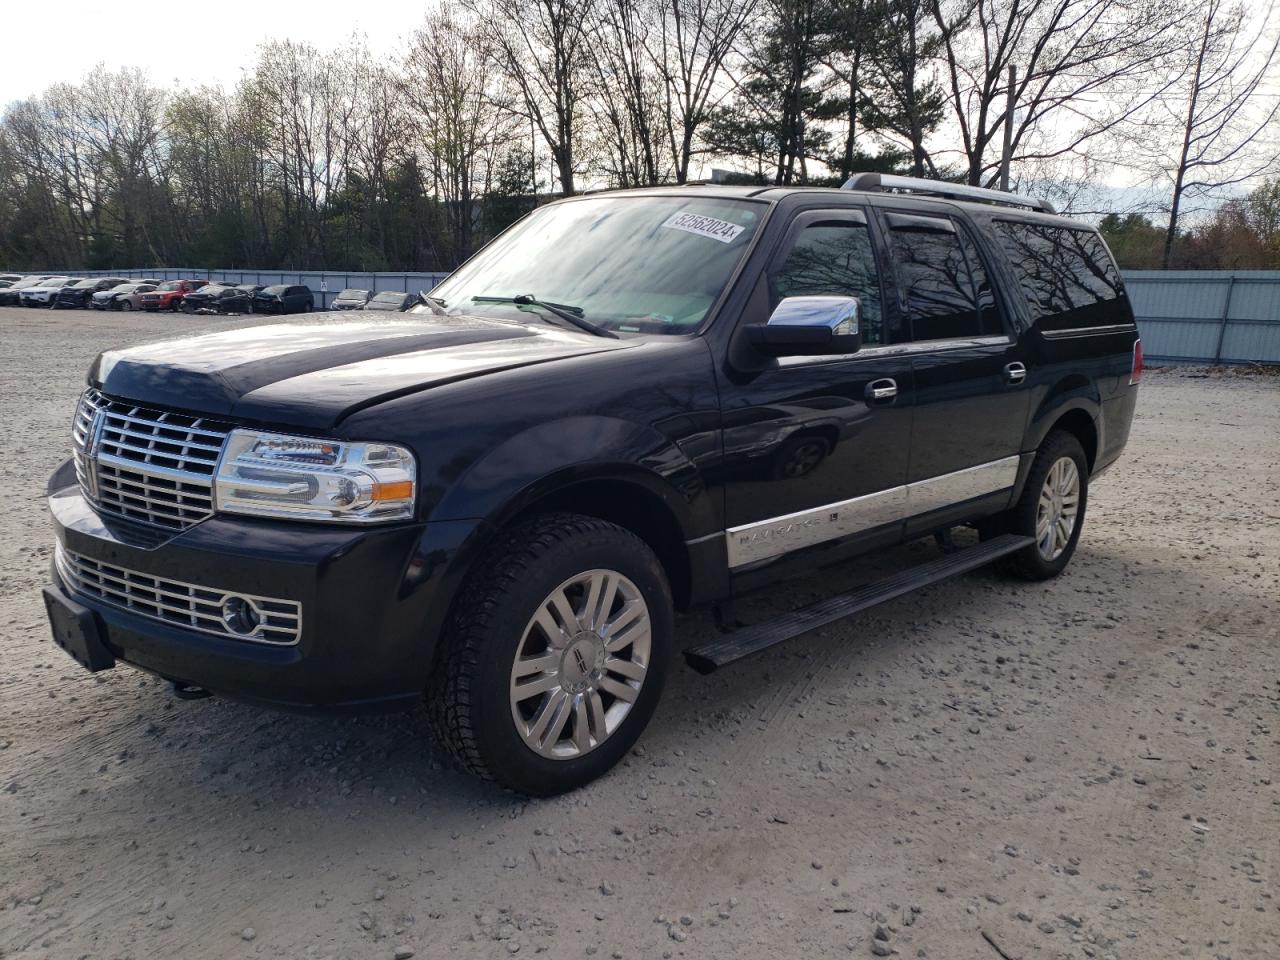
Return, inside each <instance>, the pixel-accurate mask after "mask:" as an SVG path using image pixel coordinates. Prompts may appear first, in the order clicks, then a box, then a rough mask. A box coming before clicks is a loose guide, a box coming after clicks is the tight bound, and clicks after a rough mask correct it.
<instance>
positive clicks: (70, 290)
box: [50, 277, 128, 310]
mask: <svg viewBox="0 0 1280 960" xmlns="http://www.w3.org/2000/svg"><path fill="white" fill-rule="evenodd" d="M122 283H128V281H127V280H125V278H124V277H88V278H86V279H84V280H77V281H76V282H75V283H73V284H70V285H69V286H65V287H62V288H61V289H60V290H58V292H57V294H56V295H55V296H54V298H53V303H52V304H50V305H51V306H52V307H53V308H54V309H55V310H57V309H58V308H59V307H81V308H83V307H87V306H89V303H90V301H91V300H92V298H93V295H94V294H95V293H99V292H100V291H102V290H110V289H111V288H112V287H118V286H119V285H120V284H122Z"/></svg>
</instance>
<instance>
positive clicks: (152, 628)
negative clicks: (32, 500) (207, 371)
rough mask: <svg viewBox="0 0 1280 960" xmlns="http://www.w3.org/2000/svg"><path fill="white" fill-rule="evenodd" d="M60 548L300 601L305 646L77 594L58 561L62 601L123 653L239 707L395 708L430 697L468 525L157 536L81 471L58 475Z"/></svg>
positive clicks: (54, 496) (260, 527)
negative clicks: (78, 609)
mask: <svg viewBox="0 0 1280 960" xmlns="http://www.w3.org/2000/svg"><path fill="white" fill-rule="evenodd" d="M49 509H50V513H51V514H52V518H53V526H54V531H55V533H56V535H57V538H58V542H59V546H60V549H62V550H68V551H71V552H73V553H74V554H77V555H79V556H80V557H84V558H88V559H90V560H94V561H97V562H99V563H101V564H109V565H111V567H113V568H121V569H126V570H129V571H132V572H135V573H137V574H140V575H143V576H150V577H155V578H161V579H165V580H170V581H184V582H186V583H189V584H200V585H204V586H207V587H209V588H210V589H214V590H219V591H226V592H229V593H237V594H246V595H256V596H265V597H276V598H282V599H287V600H293V601H297V602H298V603H299V604H301V608H302V629H301V631H300V635H299V638H298V641H297V643H296V644H291V645H276V644H267V643H260V642H255V641H252V640H244V639H238V638H234V637H231V636H220V635H215V634H212V633H209V632H202V631H199V630H196V629H189V628H185V627H183V626H179V625H175V624H173V623H170V622H163V621H161V620H158V619H155V618H154V617H151V616H148V615H146V614H145V613H140V612H138V611H137V610H133V609H123V608H121V607H120V606H117V605H115V604H111V603H107V602H103V601H102V600H101V599H100V598H95V597H92V596H87V595H85V594H84V593H77V592H75V591H74V590H73V588H72V586H71V584H69V583H68V582H66V581H64V579H63V578H62V577H61V576H60V575H59V572H58V568H57V563H56V562H55V564H54V571H53V585H52V589H53V590H54V591H55V593H57V594H59V595H61V596H63V597H69V598H70V599H72V600H73V601H74V602H75V603H77V604H80V605H81V606H84V607H87V608H88V609H89V610H91V611H92V613H93V614H94V616H95V618H96V621H97V625H98V631H97V632H98V634H99V636H100V637H101V639H102V642H103V643H104V644H105V646H106V648H107V650H108V651H109V652H110V654H111V656H113V657H114V658H115V659H117V660H120V661H123V662H125V663H128V664H131V665H133V666H135V667H139V668H141V669H143V670H146V671H148V672H150V673H154V674H157V675H158V676H161V677H164V678H165V679H168V680H173V681H178V682H180V683H183V684H187V685H191V686H197V687H203V688H204V689H206V690H208V691H210V692H212V693H215V694H220V695H223V696H227V697H230V698H233V699H239V700H246V701H250V702H255V703H261V704H265V705H269V706H275V707H282V708H288V709H322V708H348V709H350V708H393V707H397V706H403V705H408V704H411V703H413V702H416V701H417V699H418V698H419V697H420V696H421V693H422V690H423V689H424V687H425V685H426V681H427V675H428V672H429V671H430V668H431V663H432V660H433V657H434V648H435V634H436V632H437V631H438V629H439V626H440V624H441V623H442V622H443V614H444V611H445V610H446V609H447V605H448V603H449V600H450V599H451V596H452V590H453V589H455V588H456V579H457V578H456V577H454V576H451V575H450V574H449V572H448V571H449V568H450V567H451V566H452V561H453V560H454V559H455V558H456V557H457V556H458V552H459V548H460V547H461V545H462V544H463V543H464V542H465V541H466V540H467V539H468V538H469V537H470V536H471V534H472V533H473V532H474V531H475V529H476V528H475V525H474V524H473V523H471V522H470V521H459V522H449V523H433V524H421V523H415V524H403V525H397V526H394V527H386V528H381V529H377V530H373V529H350V528H337V529H335V528H332V527H329V526H323V525H320V524H302V523H290V522H287V521H264V520H256V519H250V518H230V517H220V516H214V517H212V518H210V519H208V520H205V521H204V522H202V523H198V524H196V525H195V526H193V527H190V528H188V529H187V530H185V531H183V532H181V533H179V534H177V535H176V536H171V537H168V535H167V534H165V535H163V536H164V537H167V539H163V540H162V542H160V543H155V542H154V541H152V542H148V541H147V540H146V538H145V536H140V535H139V530H138V528H137V527H135V526H132V525H130V524H125V523H122V522H117V521H114V520H112V519H111V518H109V517H104V516H102V515H100V514H99V513H98V512H97V511H96V510H95V509H94V507H93V505H92V504H91V503H90V502H89V501H88V500H86V499H85V497H84V496H83V494H82V493H81V491H80V489H79V487H78V486H77V485H76V484H75V480H74V471H73V470H72V469H71V468H70V463H68V464H66V465H64V466H63V468H61V469H59V471H58V472H57V473H56V474H55V475H54V477H53V479H52V480H51V481H50V492H49Z"/></svg>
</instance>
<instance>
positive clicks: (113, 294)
mask: <svg viewBox="0 0 1280 960" xmlns="http://www.w3.org/2000/svg"><path fill="white" fill-rule="evenodd" d="M155 288H156V285H155V284H154V283H140V282H135V281H129V282H128V283H122V284H120V285H119V286H116V287H112V288H111V289H110V290H100V291H98V292H97V293H95V294H94V295H93V298H92V299H91V300H90V301H89V306H90V307H92V308H93V309H94V310H141V309H142V295H143V294H144V293H150V292H151V291H152V290H154V289H155Z"/></svg>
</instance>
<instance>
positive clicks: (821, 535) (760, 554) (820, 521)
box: [725, 485, 907, 569]
mask: <svg viewBox="0 0 1280 960" xmlns="http://www.w3.org/2000/svg"><path fill="white" fill-rule="evenodd" d="M906 506H907V488H906V486H905V485H904V486H901V487H891V488H889V489H888V490H881V491H880V492H878V493H869V494H866V495H865V496H861V497H854V498H852V499H851V500H841V501H839V502H838V503H828V504H826V505H825V506H821V507H814V508H813V509H812V510H801V511H800V512H798V513H789V514H786V515H785V516H781V517H770V518H769V519H768V520H758V521H756V522H755V523H746V524H743V525H742V526H739V527H730V528H729V529H728V530H726V531H725V539H726V547H727V550H728V554H729V568H730V569H733V568H735V567H741V566H745V565H746V564H748V563H757V562H759V561H761V560H770V559H772V558H774V557H780V556H782V555H783V554H784V553H790V552H791V551H793V550H799V549H801V548H803V547H810V546H813V545H814V544H815V543H822V542H823V541H825V540H835V539H838V538H839V537H847V536H849V535H850V534H853V533H858V532H860V531H862V530H870V529H871V528H872V527H878V526H881V525H882V524H886V523H893V522H894V521H896V520H901V519H902V516H903V511H904V510H905V509H906Z"/></svg>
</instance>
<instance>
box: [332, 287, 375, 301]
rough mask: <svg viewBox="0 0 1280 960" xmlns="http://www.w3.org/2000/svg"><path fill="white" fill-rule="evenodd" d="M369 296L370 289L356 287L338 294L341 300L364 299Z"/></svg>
mask: <svg viewBox="0 0 1280 960" xmlns="http://www.w3.org/2000/svg"><path fill="white" fill-rule="evenodd" d="M368 296H369V291H368V290H357V289H355V288H354V287H352V288H351V289H348V290H343V291H342V292H341V293H340V294H338V299H339V300H364V299H367V298H368Z"/></svg>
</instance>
